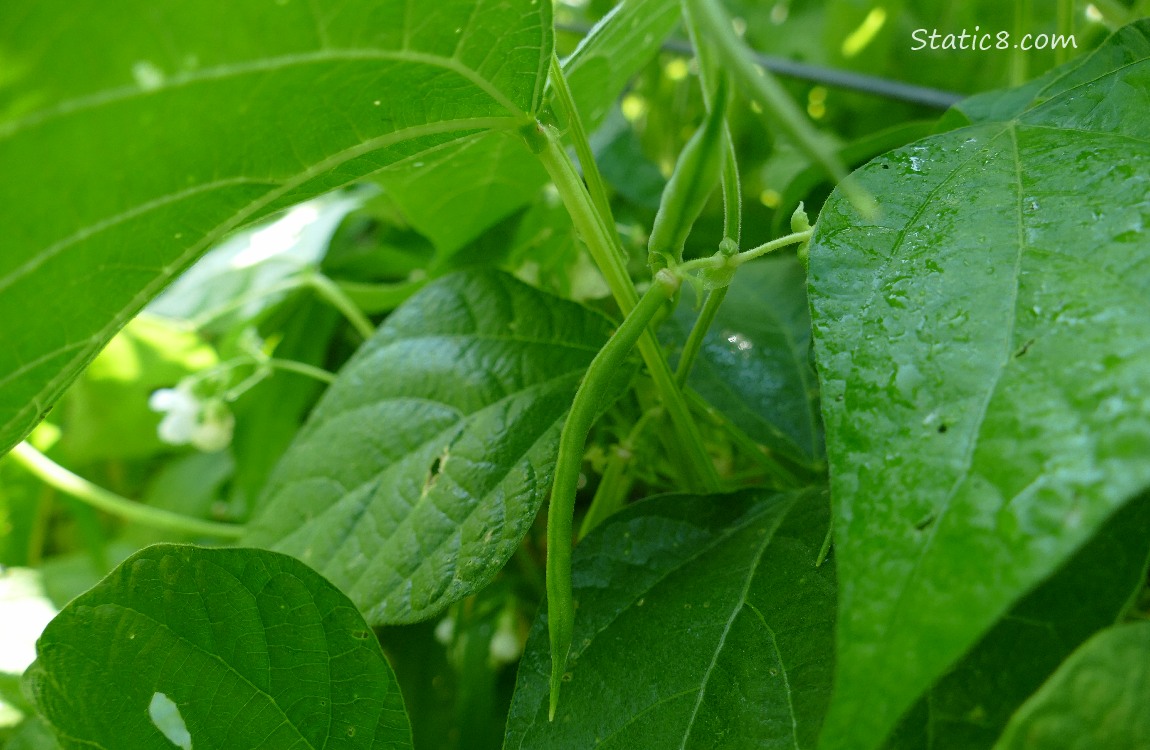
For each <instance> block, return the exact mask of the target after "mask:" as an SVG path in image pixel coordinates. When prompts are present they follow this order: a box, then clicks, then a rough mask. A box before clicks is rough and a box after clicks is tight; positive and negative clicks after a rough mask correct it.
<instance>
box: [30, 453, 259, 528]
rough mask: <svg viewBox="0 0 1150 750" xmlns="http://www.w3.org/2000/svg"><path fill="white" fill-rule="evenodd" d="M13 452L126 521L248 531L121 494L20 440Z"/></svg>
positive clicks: (54, 482)
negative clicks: (150, 504) (158, 506)
mask: <svg viewBox="0 0 1150 750" xmlns="http://www.w3.org/2000/svg"><path fill="white" fill-rule="evenodd" d="M9 455H11V456H12V458H13V459H14V460H15V461H16V462H17V463H18V464H20V465H21V466H23V467H24V468H25V469H27V470H28V471H29V472H31V473H32V474H33V475H35V476H36V477H38V478H39V479H41V480H42V481H43V482H45V483H46V484H48V485H50V486H52V487H55V488H56V489H57V490H59V491H60V492H63V493H64V494H66V495H70V496H71V497H74V498H76V499H77V500H79V501H80V502H82V503H85V504H86V505H90V506H91V507H93V508H96V509H97V510H102V511H104V512H105V513H109V514H111V515H114V516H118V517H120V518H123V519H124V520H126V521H132V522H134V523H138V524H140V525H142V526H149V527H151V528H155V529H164V530H167V531H177V532H181V533H184V534H197V535H202V536H213V537H219V538H221V539H238V538H239V537H240V536H242V535H243V533H244V527H243V526H241V525H236V524H227V523H216V522H214V521H204V520H202V519H199V518H189V517H188V516H184V515H180V514H179V513H172V512H171V511H167V510H162V509H160V508H152V507H150V506H147V505H143V504H142V503H137V502H133V501H131V500H129V499H127V498H126V497H121V496H120V495H117V494H116V493H115V492H112V491H111V490H107V489H104V488H103V487H100V486H99V485H96V484H93V483H92V482H89V481H88V480H87V479H84V478H83V477H81V476H79V475H77V474H73V473H72V472H71V471H68V470H67V469H65V468H64V467H63V466H61V465H60V464H58V463H56V462H55V461H53V460H52V459H50V458H48V457H47V456H45V455H44V454H43V453H41V452H40V451H38V450H36V449H35V448H33V447H32V446H31V445H29V444H28V443H20V444H19V445H17V446H16V447H15V448H13V449H12V452H11V453H10V454H9Z"/></svg>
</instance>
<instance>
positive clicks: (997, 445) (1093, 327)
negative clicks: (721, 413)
mask: <svg viewBox="0 0 1150 750" xmlns="http://www.w3.org/2000/svg"><path fill="white" fill-rule="evenodd" d="M1131 35H1133V36H1134V37H1135V38H1139V39H1145V38H1147V37H1148V36H1150V22H1141V23H1140V24H1138V25H1136V26H1134V27H1133V28H1132V29H1130V30H1128V31H1127V33H1126V34H1125V35H1121V36H1119V37H1116V38H1115V39H1114V40H1111V42H1110V44H1111V45H1113V44H1118V45H1125V44H1127V41H1126V40H1128V39H1129V38H1130V37H1131ZM1107 49H1108V48H1105V47H1104V48H1103V50H1102V51H1101V52H1100V55H1102V59H1103V60H1107V59H1114V60H1120V61H1121V62H1120V64H1117V65H1115V66H1104V67H1106V68H1107V69H1106V70H1105V71H1101V70H1097V67H1098V66H1096V65H1093V63H1091V61H1086V62H1085V63H1083V64H1082V65H1080V66H1079V68H1078V70H1079V71H1084V70H1086V69H1088V68H1090V69H1091V70H1092V74H1091V75H1088V76H1083V79H1082V80H1075V82H1074V85H1073V86H1071V87H1070V88H1067V89H1066V90H1064V91H1061V92H1060V93H1057V94H1054V95H1052V96H1050V97H1049V98H1045V99H1041V100H1039V101H1037V102H1036V103H1035V104H1034V105H1033V106H1031V107H1030V108H1028V109H1026V110H1025V111H1024V112H1022V113H1020V114H1019V115H1018V116H1017V117H1013V118H1011V119H1008V120H1005V121H1002V122H984V123H980V124H976V125H972V126H969V127H966V128H962V129H959V130H954V131H951V132H948V133H944V134H940V135H937V136H934V137H931V138H927V139H925V140H922V141H919V142H918V143H917V144H914V145H911V146H908V147H905V148H903V149H899V150H897V151H894V152H892V153H890V154H888V155H886V156H884V157H881V158H879V159H877V160H875V161H873V162H871V163H870V164H868V165H867V166H865V167H863V168H862V169H861V170H859V171H858V172H857V173H856V178H857V180H858V181H859V183H860V184H861V185H863V186H864V187H865V188H866V189H867V190H869V191H870V193H871V194H872V195H875V196H878V197H879V201H880V215H879V217H878V219H876V220H874V221H868V220H866V219H864V218H863V217H861V216H859V215H858V214H857V213H856V212H854V211H853V209H852V208H851V206H850V204H849V202H848V201H846V200H845V199H843V197H842V196H841V194H836V195H835V196H833V197H832V199H831V200H830V201H829V202H828V204H827V205H826V207H825V208H824V209H823V213H822V215H821V216H820V218H819V222H818V226H817V229H816V233H815V237H814V238H813V240H812V244H811V254H810V291H811V297H812V305H811V307H812V319H813V324H814V330H815V342H816V353H817V358H818V365H819V371H820V381H821V388H822V393H823V414H824V419H825V422H826V426H827V453H828V460H829V464H830V470H831V480H832V485H831V486H832V496H833V497H834V499H835V500H834V508H835V518H836V521H835V541H836V552H837V554H838V563H839V576H840V581H841V591H840V615H839V625H838V673H837V677H836V680H837V682H836V693H835V700H834V702H833V704H832V707H831V711H830V714H829V716H828V718H827V726H826V730H825V735H824V737H823V740H822V742H823V744H822V747H823V748H824V749H825V750H833V749H835V748H852V750H868V749H869V748H874V747H877V746H878V745H880V744H881V742H882V741H883V739H884V738H885V736H886V735H887V734H888V733H889V732H890V731H891V729H892V728H893V726H894V725H895V722H897V720H898V719H899V716H900V715H901V714H903V712H905V711H906V710H907V709H908V708H910V706H911V705H912V704H913V703H914V701H915V700H916V699H917V698H918V697H919V696H920V695H921V694H922V693H923V692H924V691H925V690H926V689H927V688H929V687H930V685H931V683H933V682H934V681H935V680H936V679H937V678H938V677H939V676H941V674H942V673H943V672H945V671H946V670H947V669H948V668H949V667H950V666H951V665H952V664H954V663H955V662H956V661H957V660H958V659H959V657H961V656H962V654H963V653H964V652H966V651H967V650H968V649H969V648H971V647H972V646H973V645H974V644H975V643H976V642H977V640H978V639H979V638H980V637H981V636H982V635H983V634H984V633H985V632H986V631H987V630H988V629H989V628H990V627H991V626H992V625H993V624H994V622H995V621H996V620H997V619H998V618H999V617H1000V616H1001V615H1002V614H1004V613H1005V612H1006V611H1007V610H1008V609H1009V608H1010V607H1011V606H1012V605H1013V604H1014V602H1016V601H1017V600H1018V599H1019V598H1020V597H1021V596H1023V595H1024V594H1025V593H1026V592H1027V591H1028V590H1030V589H1032V588H1033V587H1034V586H1035V585H1037V584H1038V583H1039V582H1040V581H1042V580H1043V579H1044V578H1046V577H1047V576H1049V575H1050V574H1051V573H1052V572H1053V571H1054V570H1056V569H1057V568H1058V567H1059V566H1060V565H1061V564H1062V563H1063V562H1064V561H1065V560H1066V559H1067V558H1069V557H1070V556H1071V555H1072V554H1073V553H1074V552H1075V550H1076V549H1078V548H1079V547H1080V546H1081V545H1082V544H1083V543H1085V542H1086V541H1087V540H1088V539H1089V538H1090V537H1091V536H1092V535H1093V534H1094V533H1095V531H1096V530H1097V529H1098V528H1099V527H1100V526H1101V525H1102V524H1103V523H1104V522H1105V520H1106V519H1107V517H1109V516H1110V514H1111V513H1113V512H1114V511H1115V510H1116V509H1118V508H1119V507H1121V506H1122V505H1123V504H1124V503H1125V502H1127V501H1128V500H1129V499H1130V498H1131V497H1133V496H1134V495H1136V494H1137V493H1138V492H1139V491H1140V490H1142V489H1143V488H1144V487H1146V486H1148V485H1150V464H1147V463H1146V461H1145V456H1146V455H1147V452H1148V451H1150V395H1148V394H1150V382H1148V381H1150V379H1148V376H1147V373H1150V308H1148V306H1147V299H1150V297H1148V295H1147V293H1148V292H1150V242H1148V240H1147V237H1146V234H1145V233H1144V232H1143V231H1142V230H1143V227H1144V226H1145V224H1146V223H1147V222H1148V221H1150V120H1147V119H1146V118H1145V117H1142V116H1141V115H1138V114H1135V113H1137V112H1141V111H1144V110H1145V108H1146V107H1147V106H1150V57H1147V55H1146V54H1145V53H1146V51H1147V49H1150V48H1148V47H1147V46H1145V45H1143V46H1141V47H1138V48H1137V50H1136V52H1137V54H1135V55H1134V56H1133V59H1131V57H1130V55H1120V56H1116V57H1111V56H1108V55H1107ZM1116 91H1119V92H1121V95H1115V94H1114V92H1116ZM955 612H961V613H962V616H961V617H956V616H953V615H952V613H955Z"/></svg>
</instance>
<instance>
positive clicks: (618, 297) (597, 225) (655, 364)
mask: <svg viewBox="0 0 1150 750" xmlns="http://www.w3.org/2000/svg"><path fill="white" fill-rule="evenodd" d="M524 137H525V139H526V140H527V142H528V145H529V146H530V147H531V149H532V150H533V151H535V153H536V155H537V156H538V157H539V159H540V161H541V162H542V163H543V166H544V168H545V169H546V170H547V173H548V174H549V175H550V176H551V180H552V182H554V183H555V187H556V189H557V190H558V191H559V196H560V198H561V199H562V200H563V203H564V205H565V206H566V207H567V212H568V213H569V214H570V215H571V220H572V222H573V223H574V225H575V229H576V231H578V233H579V236H580V237H582V238H583V242H584V243H585V244H586V245H587V249H588V251H589V252H590V253H591V257H592V258H593V259H594V261H595V264H596V265H597V266H598V267H599V270H600V271H601V272H602V274H603V277H604V278H605V279H606V280H607V286H608V288H609V289H610V290H611V294H612V295H613V296H614V298H615V301H616V303H617V304H618V305H619V309H620V310H622V311H623V314H624V315H625V316H630V313H631V311H632V310H634V308H635V305H636V304H637V303H638V299H639V295H638V293H637V292H636V291H635V286H634V285H633V284H632V283H631V277H630V276H629V275H628V274H627V268H626V265H625V263H624V260H623V256H622V254H621V253H620V252H618V251H617V245H616V244H615V243H614V242H612V240H611V239H610V234H609V231H608V229H607V226H606V224H605V223H604V221H603V217H601V216H600V215H599V212H598V211H596V210H595V206H594V203H593V202H592V200H591V197H590V195H589V194H588V192H587V189H586V187H585V186H584V185H583V180H582V179H580V177H579V173H578V172H577V171H576V169H575V165H574V164H573V163H572V162H571V157H570V156H569V155H568V154H567V151H566V150H565V149H564V148H563V145H562V144H561V143H560V141H559V136H558V134H557V133H556V132H555V131H554V129H553V128H547V127H544V126H543V125H540V124H535V125H534V126H533V127H532V128H531V129H530V131H529V132H524ZM638 347H639V354H640V355H641V356H642V357H643V362H644V363H645V364H646V365H647V369H648V370H649V371H650V374H651V379H652V380H654V382H655V387H656V388H657V389H658V391H659V396H660V397H661V398H662V400H663V404H664V407H665V408H666V410H667V414H668V416H669V417H670V418H671V422H672V424H674V426H675V431H676V432H677V433H678V437H679V440H678V441H677V442H676V448H677V449H678V450H680V451H681V452H682V454H683V460H682V465H683V467H684V470H685V471H686V472H687V480H688V485H689V486H688V489H690V490H691V491H693V492H714V491H715V490H716V489H717V488H718V486H719V477H718V474H717V473H716V471H715V465H714V463H713V462H712V461H711V458H710V456H709V455H708V454H707V449H706V446H705V445H704V443H703V436H702V435H701V434H700V432H699V427H698V425H696V424H695V420H694V418H693V417H692V416H691V412H690V409H689V408H688V407H687V403H686V401H685V400H684V399H683V394H682V392H681V391H680V390H679V388H678V386H677V385H675V375H674V373H672V372H671V367H670V365H668V364H667V360H666V359H665V358H664V356H663V351H662V349H661V348H660V347H659V342H658V340H657V339H656V338H655V336H654V334H653V333H651V332H650V331H646V332H644V333H643V335H642V336H641V337H640V338H639V342H638Z"/></svg>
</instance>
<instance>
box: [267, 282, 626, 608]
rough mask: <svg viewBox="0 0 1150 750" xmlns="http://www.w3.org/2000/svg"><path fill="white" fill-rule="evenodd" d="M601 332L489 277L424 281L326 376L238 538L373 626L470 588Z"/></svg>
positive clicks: (520, 509) (495, 560)
mask: <svg viewBox="0 0 1150 750" xmlns="http://www.w3.org/2000/svg"><path fill="white" fill-rule="evenodd" d="M611 329H612V324H611V322H610V321H609V320H607V319H606V318H605V317H603V316H601V315H599V314H596V313H592V312H591V311H589V310H587V309H586V308H583V307H581V306H579V305H577V304H575V303H573V302H568V301H565V300H561V299H558V298H555V297H551V296H550V295H547V294H544V293H542V292H539V291H537V290H535V289H532V288H531V287H528V286H526V285H525V284H523V283H521V282H519V281H516V280H514V279H512V278H511V277H509V276H505V275H502V274H497V273H494V272H478V273H470V272H465V273H459V274H454V275H451V276H447V277H444V278H442V279H439V280H437V281H435V282H433V283H432V284H430V285H428V286H427V287H425V288H424V289H423V290H422V291H420V292H419V293H418V294H417V295H415V296H414V297H412V298H411V299H410V300H408V301H407V302H406V303H404V304H403V305H402V306H401V307H400V308H398V309H397V310H396V311H395V312H394V313H392V315H391V316H390V317H389V318H388V319H387V321H386V323H385V324H384V325H383V326H382V327H381V328H380V329H379V331H378V333H377V334H376V335H375V337H374V338H372V339H371V340H370V341H368V342H367V343H366V344H365V345H364V346H363V347H362V348H361V349H360V350H359V351H358V352H357V353H356V355H355V357H353V358H352V360H351V361H350V362H348V364H347V366H346V367H345V368H344V369H343V371H342V372H341V373H340V375H339V378H338V380H337V381H336V382H335V383H334V384H333V385H332V386H331V387H330V388H329V389H328V391H327V393H326V394H325V395H324V398H323V400H322V401H321V402H320V404H319V405H318V406H317V407H316V409H315V411H314V412H313V413H312V416H311V418H310V420H309V421H308V423H307V424H306V425H305V426H304V428H303V429H302V430H301V431H300V433H299V434H298V436H297V437H296V440H295V442H294V444H293V445H292V447H291V448H290V449H289V450H288V452H287V453H286V454H285V456H284V458H283V459H282V461H281V462H280V464H279V466H278V468H277V470H276V471H275V473H274V474H273V475H272V478H271V480H270V481H269V484H268V487H267V489H266V491H265V494H264V497H263V499H262V501H261V508H260V511H259V515H258V517H257V518H256V519H255V520H254V522H253V528H252V530H251V532H250V533H249V535H248V537H247V542H248V543H250V544H253V545H256V546H267V547H271V548H274V549H277V550H280V551H283V552H287V553H289V554H293V555H296V556H297V557H299V558H300V559H302V560H303V561H304V562H306V563H308V564H309V565H311V566H313V567H315V568H316V569H317V570H319V571H320V572H322V573H323V574H324V575H325V576H327V577H328V578H329V579H330V580H331V581H332V582H333V583H335V584H336V585H337V586H339V587H340V589H342V590H343V591H345V592H346V593H347V594H348V595H349V596H350V597H351V599H352V601H354V602H355V603H356V604H357V606H359V607H360V609H361V610H362V611H363V612H365V613H366V614H367V619H368V621H369V622H371V623H372V624H383V623H400V622H411V621H414V620H419V619H422V618H426V617H430V616H431V615H433V614H435V613H436V612H438V611H439V610H440V609H442V608H443V607H444V606H446V605H447V604H449V603H450V602H452V601H454V600H455V599H458V598H460V597H462V596H465V595H466V594H468V593H471V592H473V591H475V590H476V589H478V588H480V587H482V586H483V585H484V584H486V583H487V582H488V581H489V580H490V579H491V577H492V576H494V575H495V573H496V572H497V571H498V570H499V569H500V568H501V567H502V566H503V564H504V563H505V562H506V561H507V559H508V558H509V557H510V556H511V554H512V553H513V552H514V550H515V548H516V547H517V546H518V545H519V542H520V540H521V539H522V538H523V535H524V534H525V533H526V531H527V529H528V527H529V526H530V525H531V523H532V521H533V520H534V518H535V515H536V513H537V511H538V510H539V506H540V504H541V503H542V501H543V498H544V497H545V496H546V495H547V492H548V490H549V489H550V483H551V475H552V469H553V463H554V461H555V451H556V448H557V446H558V441H559V430H560V428H561V427H562V423H563V418H564V416H565V414H566V413H567V410H568V408H569V407H570V405H571V399H572V398H573V397H574V395H575V389H576V388H577V387H578V385H579V381H580V379H581V378H582V376H583V372H584V370H585V369H586V367H587V365H588V364H590V362H591V359H592V358H593V357H594V356H595V354H596V352H597V351H598V350H599V348H600V347H601V346H602V345H603V344H604V343H605V342H606V340H607V336H608V334H609V333H610V331H611ZM620 375H621V378H620V384H622V383H624V382H625V378H626V377H629V376H630V372H626V373H621V374H620Z"/></svg>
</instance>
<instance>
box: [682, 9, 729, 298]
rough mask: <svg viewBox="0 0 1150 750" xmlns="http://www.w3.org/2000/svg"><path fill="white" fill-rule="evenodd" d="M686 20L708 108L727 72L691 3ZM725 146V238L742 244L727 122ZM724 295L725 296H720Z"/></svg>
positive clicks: (721, 180) (722, 181)
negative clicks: (700, 27) (722, 66)
mask: <svg viewBox="0 0 1150 750" xmlns="http://www.w3.org/2000/svg"><path fill="white" fill-rule="evenodd" d="M682 15H683V22H684V24H685V25H686V27H687V36H689V37H690V39H691V45H692V46H693V47H694V48H695V59H696V60H698V63H699V70H700V72H701V79H702V81H701V83H702V85H701V89H702V91H703V104H705V105H706V107H707V111H710V110H711V108H712V107H714V106H715V90H716V89H717V88H718V82H719V80H720V79H719V76H723V75H726V73H725V72H724V71H723V70H722V68H721V66H720V65H719V61H718V60H716V59H715V55H714V50H713V48H712V47H711V46H710V45H708V44H705V43H704V42H703V35H702V32H700V30H699V24H698V21H697V19H696V17H695V13H694V12H693V11H692V10H691V5H690V3H687V2H686V1H685V0H684V2H683V3H682ZM723 148H724V149H725V150H726V152H727V156H726V158H725V159H724V160H723V171H722V174H721V177H720V185H721V187H722V189H723V237H725V238H726V239H728V240H731V241H732V242H734V243H735V247H736V248H737V247H738V246H739V239H740V235H741V232H742V226H743V195H742V190H741V188H740V182H739V162H738V156H737V154H736V152H735V141H734V139H733V138H731V129H730V127H729V126H728V125H727V123H726V122H724V123H723ZM720 296H721V295H720Z"/></svg>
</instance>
